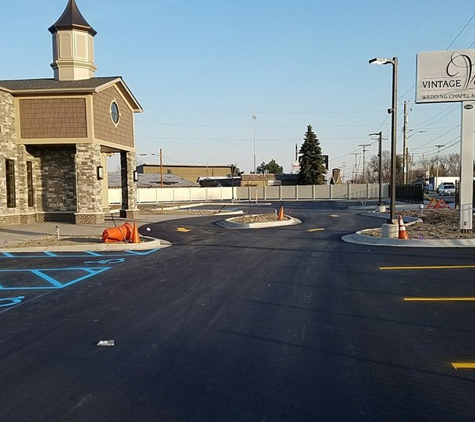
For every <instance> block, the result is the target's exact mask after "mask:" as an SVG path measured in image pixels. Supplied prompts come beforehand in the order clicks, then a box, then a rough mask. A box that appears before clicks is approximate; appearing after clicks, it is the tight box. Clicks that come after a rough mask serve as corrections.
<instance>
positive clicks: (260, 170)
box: [257, 159, 284, 174]
mask: <svg viewBox="0 0 475 422" xmlns="http://www.w3.org/2000/svg"><path fill="white" fill-rule="evenodd" d="M266 172H267V173H271V174H282V173H283V172H284V167H282V166H280V165H279V164H277V163H276V161H275V160H274V159H272V160H271V161H269V162H268V163H267V164H266V163H264V161H263V162H262V163H261V165H260V166H258V167H257V174H264V173H266Z"/></svg>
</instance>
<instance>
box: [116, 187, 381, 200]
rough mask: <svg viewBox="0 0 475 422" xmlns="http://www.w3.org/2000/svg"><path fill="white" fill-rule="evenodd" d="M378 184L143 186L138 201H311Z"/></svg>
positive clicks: (375, 193)
mask: <svg viewBox="0 0 475 422" xmlns="http://www.w3.org/2000/svg"><path fill="white" fill-rule="evenodd" d="M388 195H389V189H388V185H387V184H385V185H383V187H382V197H383V198H387V197H388ZM378 197H379V185H378V184H376V183H375V184H364V185H363V184H362V185H351V184H345V185H311V186H303V185H302V186H298V185H296V186H264V187H263V186H260V187H234V188H231V187H216V188H201V187H193V188H163V189H161V188H140V189H137V203H139V204H154V203H160V202H166V203H170V202H171V203H174V202H209V201H231V200H237V201H256V200H257V201H281V200H286V201H296V200H302V201H308V200H314V199H358V200H367V199H377V198H378ZM121 202H122V191H121V189H120V188H111V189H109V203H110V204H120V203H121Z"/></svg>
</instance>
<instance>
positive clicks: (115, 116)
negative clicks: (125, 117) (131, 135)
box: [111, 101, 120, 125]
mask: <svg viewBox="0 0 475 422" xmlns="http://www.w3.org/2000/svg"><path fill="white" fill-rule="evenodd" d="M119 118H120V113H119V106H118V105H117V103H116V102H115V101H112V103H111V119H112V122H113V123H114V124H115V125H116V124H118V123H119Z"/></svg>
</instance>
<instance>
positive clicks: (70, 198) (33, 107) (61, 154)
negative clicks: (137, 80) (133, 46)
mask: <svg viewBox="0 0 475 422" xmlns="http://www.w3.org/2000/svg"><path fill="white" fill-rule="evenodd" d="M0 19H1V18H0ZM49 32H50V33H51V35H52V45H53V61H52V64H51V67H52V69H53V77H52V78H51V79H22V80H0V226H1V225H13V224H26V223H31V222H37V221H70V222H74V223H76V224H99V223H102V222H103V221H104V219H105V215H106V214H107V213H108V211H109V204H108V184H107V159H106V158H107V156H108V155H110V154H120V168H121V171H120V181H121V188H122V203H121V207H120V213H121V216H122V217H126V218H134V217H136V216H137V215H138V209H137V203H136V182H135V178H134V175H135V174H136V173H135V164H136V159H135V140H134V115H135V113H140V112H142V111H143V110H142V107H141V106H140V104H139V102H138V101H137V100H136V98H135V97H134V95H133V94H132V92H131V91H130V89H129V88H128V87H127V85H126V84H125V82H124V80H123V79H122V77H120V76H106V77H98V76H95V72H96V69H97V68H96V65H95V63H94V37H95V36H96V34H97V32H96V31H95V30H94V29H93V28H92V27H91V26H90V25H89V23H88V22H87V21H86V19H85V18H84V16H83V15H82V14H81V12H80V11H79V9H78V6H77V4H76V2H75V0H68V3H67V5H66V9H65V10H64V12H63V14H62V15H61V16H60V18H59V19H58V20H57V21H56V22H55V23H54V24H53V25H52V26H51V27H50V28H49ZM0 49H1V41H0ZM0 79H1V70H0Z"/></svg>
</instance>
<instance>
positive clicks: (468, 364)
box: [452, 362, 475, 369]
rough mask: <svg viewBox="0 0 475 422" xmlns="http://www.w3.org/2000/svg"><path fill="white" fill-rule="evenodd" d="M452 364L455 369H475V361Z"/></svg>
mask: <svg viewBox="0 0 475 422" xmlns="http://www.w3.org/2000/svg"><path fill="white" fill-rule="evenodd" d="M452 366H453V367H454V368H455V369H475V363H473V362H454V363H452Z"/></svg>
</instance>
